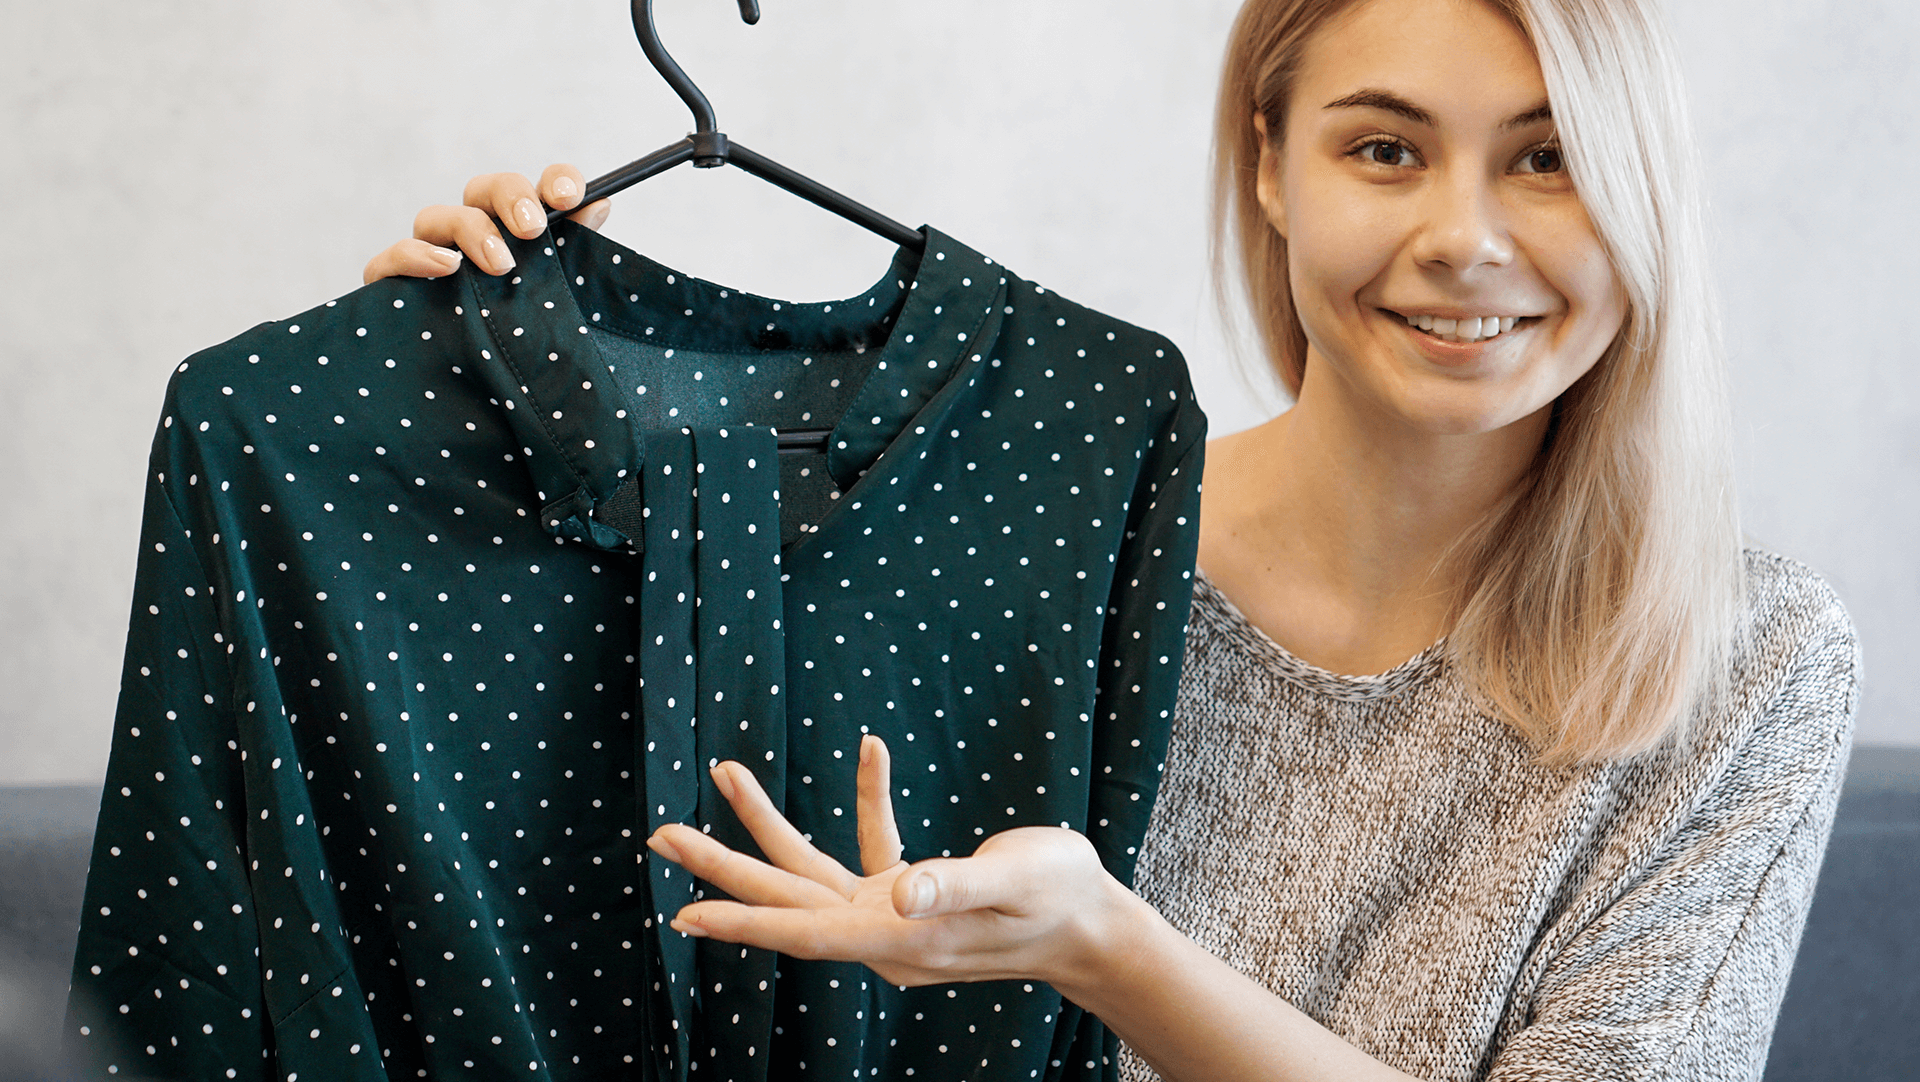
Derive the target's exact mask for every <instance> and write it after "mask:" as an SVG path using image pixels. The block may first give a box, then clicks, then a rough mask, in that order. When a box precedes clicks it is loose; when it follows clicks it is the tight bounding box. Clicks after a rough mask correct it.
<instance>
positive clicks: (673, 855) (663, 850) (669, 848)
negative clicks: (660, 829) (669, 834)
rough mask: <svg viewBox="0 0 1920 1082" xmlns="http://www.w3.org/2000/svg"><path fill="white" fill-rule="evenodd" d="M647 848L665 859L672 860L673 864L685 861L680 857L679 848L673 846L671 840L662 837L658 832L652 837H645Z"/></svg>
mask: <svg viewBox="0 0 1920 1082" xmlns="http://www.w3.org/2000/svg"><path fill="white" fill-rule="evenodd" d="M647 848H648V849H651V850H653V851H654V852H655V853H658V854H659V855H661V856H663V857H665V858H666V859H668V860H671V861H673V862H674V863H675V864H685V863H686V861H684V860H682V859H681V858H680V850H678V849H676V848H674V846H673V843H672V842H670V841H668V840H667V839H665V838H662V837H661V836H660V835H658V834H655V835H654V836H653V837H651V838H648V839H647Z"/></svg>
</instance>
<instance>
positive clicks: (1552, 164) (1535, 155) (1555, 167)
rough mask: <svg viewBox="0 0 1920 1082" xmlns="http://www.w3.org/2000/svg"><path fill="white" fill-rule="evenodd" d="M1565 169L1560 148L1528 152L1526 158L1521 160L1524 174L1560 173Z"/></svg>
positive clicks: (1521, 169) (1543, 148)
mask: <svg viewBox="0 0 1920 1082" xmlns="http://www.w3.org/2000/svg"><path fill="white" fill-rule="evenodd" d="M1564 167H1565V164H1564V163H1563V162H1561V160H1560V148H1559V147H1541V148H1539V149H1538V150H1532V151H1528V152H1527V155H1526V157H1524V158H1521V159H1520V172H1522V173H1558V172H1560V170H1561V169H1563V168H1564Z"/></svg>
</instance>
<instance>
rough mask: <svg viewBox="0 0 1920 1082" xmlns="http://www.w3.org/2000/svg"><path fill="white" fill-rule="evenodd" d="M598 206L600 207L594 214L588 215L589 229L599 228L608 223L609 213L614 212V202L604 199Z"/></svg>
mask: <svg viewBox="0 0 1920 1082" xmlns="http://www.w3.org/2000/svg"><path fill="white" fill-rule="evenodd" d="M598 206H599V208H600V209H598V210H596V211H594V212H593V213H592V214H589V215H587V228H588V229H598V228H600V227H601V226H603V225H605V224H607V215H609V214H612V213H613V204H611V203H609V202H607V201H606V200H604V199H602V200H601V201H600V202H599V204H598Z"/></svg>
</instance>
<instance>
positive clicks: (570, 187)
mask: <svg viewBox="0 0 1920 1082" xmlns="http://www.w3.org/2000/svg"><path fill="white" fill-rule="evenodd" d="M579 190H580V188H579V186H578V185H576V184H574V182H573V178H572V177H559V178H557V179H555V180H554V182H553V197H554V198H555V199H565V198H566V197H568V196H570V195H572V194H574V193H575V192H577V191H579Z"/></svg>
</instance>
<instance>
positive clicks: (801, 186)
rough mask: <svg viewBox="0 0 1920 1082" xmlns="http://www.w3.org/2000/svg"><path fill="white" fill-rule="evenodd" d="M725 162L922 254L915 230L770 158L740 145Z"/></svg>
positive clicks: (731, 147) (730, 150)
mask: <svg viewBox="0 0 1920 1082" xmlns="http://www.w3.org/2000/svg"><path fill="white" fill-rule="evenodd" d="M727 160H728V161H729V162H732V163H733V164H734V165H737V166H739V167H740V168H742V169H744V170H746V171H747V172H749V173H752V174H753V175H754V176H756V177H759V178H760V179H761V180H764V181H766V182H767V183H769V184H772V185H774V186H776V187H780V188H785V189H786V190H787V191H790V192H792V193H793V194H795V195H797V196H799V197H800V198H802V199H804V200H806V201H807V202H809V203H812V204H814V205H815V206H818V207H821V208H823V209H825V210H830V211H832V212H834V213H835V214H838V215H839V216H840V217H842V218H845V219H846V220H848V221H850V222H852V223H853V224H855V225H858V226H864V227H866V228H867V229H869V230H872V231H873V232H875V233H878V234H880V235H881V236H883V237H885V238H887V239H888V240H890V241H892V242H894V243H895V244H898V245H900V246H902V247H905V248H911V249H913V250H914V251H916V252H918V251H922V250H924V249H925V248H926V246H927V238H926V237H925V236H924V235H922V234H921V232H920V231H919V230H918V229H909V228H907V227H906V226H904V225H902V224H900V223H899V222H896V221H894V220H893V219H892V218H889V217H887V216H886V215H884V214H882V213H880V212H879V211H877V210H874V209H873V208H872V207H869V206H867V205H866V204H864V203H860V202H856V201H854V200H852V199H849V198H847V197H846V196H844V195H841V194H840V193H839V192H836V191H834V190H833V189H832V188H829V187H827V186H826V185H824V184H821V183H819V182H818V181H815V180H809V179H808V178H806V177H803V176H801V175H800V174H798V173H796V172H794V171H793V170H791V169H788V168H787V167H786V166H784V165H781V164H780V163H779V162H776V161H774V160H773V159H771V158H766V157H762V156H761V155H759V154H756V153H754V152H753V151H751V150H748V149H747V148H746V147H743V146H741V145H740V144H739V143H732V144H730V145H729V147H728V150H727Z"/></svg>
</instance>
